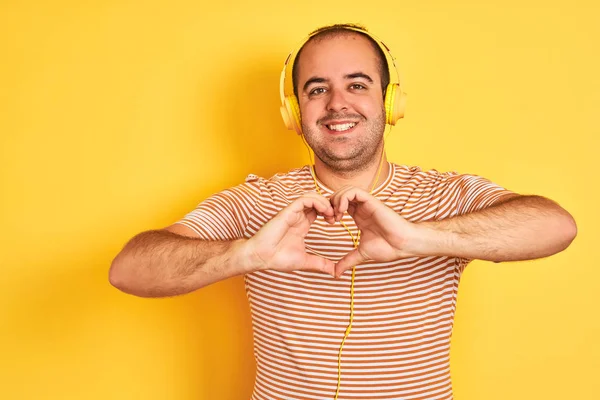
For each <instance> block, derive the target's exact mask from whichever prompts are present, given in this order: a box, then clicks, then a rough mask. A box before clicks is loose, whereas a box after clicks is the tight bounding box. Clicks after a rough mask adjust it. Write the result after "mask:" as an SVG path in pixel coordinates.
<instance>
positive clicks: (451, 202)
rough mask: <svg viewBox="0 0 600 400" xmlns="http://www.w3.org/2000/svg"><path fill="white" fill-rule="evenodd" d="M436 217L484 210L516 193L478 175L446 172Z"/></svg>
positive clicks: (441, 217)
mask: <svg viewBox="0 0 600 400" xmlns="http://www.w3.org/2000/svg"><path fill="white" fill-rule="evenodd" d="M440 183H441V184H440V186H439V188H438V190H439V192H438V194H439V206H438V209H437V213H436V216H435V219H444V218H448V217H452V216H456V215H464V214H468V213H472V212H475V211H479V210H483V209H484V208H487V207H490V206H492V205H494V204H495V203H497V202H499V201H501V200H502V199H503V198H506V196H510V195H514V194H515V193H514V192H512V191H510V190H508V189H506V188H504V187H502V186H500V185H498V184H496V183H494V182H491V181H490V180H488V179H486V178H483V177H481V176H478V175H470V174H456V173H449V174H446V175H445V176H444V177H443V178H442V179H441V182H440Z"/></svg>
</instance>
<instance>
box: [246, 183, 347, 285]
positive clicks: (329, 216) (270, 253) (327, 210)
mask: <svg viewBox="0 0 600 400" xmlns="http://www.w3.org/2000/svg"><path fill="white" fill-rule="evenodd" d="M317 215H321V216H323V217H324V218H325V221H327V222H329V223H331V224H334V223H335V219H334V216H333V207H332V206H331V203H330V202H329V200H327V199H326V198H325V197H323V196H321V195H318V194H316V193H307V194H305V195H303V196H302V197H299V198H298V199H296V200H294V201H293V202H292V203H291V204H290V205H288V206H287V207H285V208H284V209H283V210H281V211H280V212H279V213H278V214H277V215H276V216H275V217H273V219H271V220H270V221H269V222H268V223H266V224H265V225H264V226H263V227H262V228H261V229H260V230H259V231H258V232H257V233H256V234H255V235H254V236H253V237H252V238H251V239H249V240H248V241H247V242H246V246H247V251H248V252H249V254H250V257H249V258H250V260H251V264H252V266H251V268H250V269H251V270H261V269H267V268H268V269H274V270H278V271H294V270H316V271H322V272H325V273H327V274H330V275H332V276H333V275H334V270H335V264H334V262H333V261H331V260H328V259H326V258H322V257H319V256H315V255H312V254H308V253H306V245H305V243H304V238H305V237H306V234H307V233H308V230H309V229H310V226H311V224H312V223H313V222H314V221H315V219H317Z"/></svg>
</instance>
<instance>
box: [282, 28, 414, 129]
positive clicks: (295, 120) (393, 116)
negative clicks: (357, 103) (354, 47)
mask: <svg viewBox="0 0 600 400" xmlns="http://www.w3.org/2000/svg"><path fill="white" fill-rule="evenodd" d="M340 28H342V29H345V30H349V31H356V32H360V33H363V34H365V35H367V36H368V37H370V38H371V39H373V40H374V41H375V43H377V44H378V45H379V47H380V48H381V50H382V51H383V54H384V55H385V60H386V62H387V66H388V72H389V75H390V83H389V84H388V86H387V88H386V91H385V100H384V106H385V123H386V124H388V125H396V122H397V121H398V120H399V119H400V118H403V117H404V109H405V108H406V93H404V92H403V91H402V89H401V87H400V77H399V75H398V69H397V68H396V61H395V59H394V57H393V56H392V53H391V52H390V49H389V48H388V47H387V46H386V45H385V43H383V42H382V41H381V40H379V39H378V38H376V37H375V36H373V35H372V34H370V33H369V32H367V31H366V30H364V29H361V28H358V27H354V26H352V25H342V26H340ZM320 32H322V31H317V32H314V33H313V34H311V35H309V36H308V37H307V38H306V39H304V40H303V41H302V42H301V43H300V44H299V46H298V47H297V49H296V50H294V51H292V52H291V53H290V54H289V55H288V56H287V59H286V60H285V63H284V64H283V70H282V71H281V79H280V81H279V95H280V97H281V116H282V117H283V122H284V123H285V126H286V128H287V129H289V130H295V131H296V132H297V133H298V134H299V135H302V124H301V117H300V106H299V105H298V99H297V98H296V96H295V95H294V88H293V79H292V76H291V74H292V73H293V71H292V69H293V66H294V60H295V59H296V56H297V55H298V51H300V49H301V48H302V46H303V45H304V44H305V43H306V42H307V41H308V40H310V38H311V37H313V36H314V35H317V34H319V33H320ZM289 64H291V65H292V68H287V66H288V65H289ZM392 70H394V71H396V73H395V74H393V73H392Z"/></svg>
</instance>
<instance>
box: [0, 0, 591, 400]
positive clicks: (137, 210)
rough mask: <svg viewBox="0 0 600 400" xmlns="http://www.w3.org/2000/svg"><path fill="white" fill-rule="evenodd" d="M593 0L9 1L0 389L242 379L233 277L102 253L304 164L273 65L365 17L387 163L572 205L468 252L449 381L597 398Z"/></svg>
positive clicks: (241, 303) (193, 386)
mask: <svg viewBox="0 0 600 400" xmlns="http://www.w3.org/2000/svg"><path fill="white" fill-rule="evenodd" d="M450 4H451V5H450ZM598 15H600V6H598V3H597V2H592V1H587V2H586V1H584V0H575V1H569V2H565V1H558V0H550V1H527V0H519V1H515V0H508V1H504V0H503V1H501V0H493V1H476V0H470V1H453V2H448V1H443V0H436V1H433V0H431V1H427V0H425V1H423V0H421V1H404V2H401V1H395V2H393V1H380V2H378V1H367V2H362V1H356V0H350V1H347V2H324V1H313V0H303V1H293V2H292V1H285V2H284V1H273V0H259V1H254V2H243V1H241V0H237V1H219V2H211V3H210V4H207V3H205V2H202V1H175V0H170V1H150V2H148V1H141V0H138V1H116V0H104V1H97V0H96V1H85V2H83V1H66V0H57V1H52V2H51V1H46V2H42V1H19V2H17V1H6V0H5V1H2V3H1V4H0V50H1V53H0V134H1V142H0V146H1V147H0V162H1V169H0V183H1V192H0V221H1V235H2V237H1V241H0V246H1V249H0V250H1V254H0V263H1V269H0V271H1V274H2V275H1V278H0V293H1V294H0V295H1V299H0V300H1V307H0V346H1V347H0V359H1V361H0V398H2V399H7V400H12V399H36V400H37V399H78V400H80V399H119V400H121V399H123V400H125V399H144V400H151V399H177V400H184V399H190V400H191V399H210V400H213V399H236V400H237V399H240V400H242V399H248V398H249V394H250V391H251V388H252V383H253V378H254V361H253V358H252V348H251V345H252V342H251V331H250V320H249V315H248V306H247V304H246V299H245V294H244V291H243V283H242V280H241V278H238V279H232V280H229V281H224V282H221V283H218V284H214V285H212V286H209V287H207V288H205V289H203V290H201V291H199V292H196V293H193V294H190V295H187V296H182V297H177V298H170V299H139V298H135V297H132V296H128V295H125V294H123V293H121V292H118V291H117V290H116V289H114V288H112V287H111V286H110V285H109V284H108V280H107V271H108V268H109V265H110V262H111V260H112V258H113V257H114V256H115V255H116V254H117V252H118V251H119V250H120V249H121V247H122V246H123V245H124V243H125V242H126V241H127V240H128V239H129V238H130V237H132V236H133V235H135V234H136V233H138V232H140V231H143V230H147V229H152V228H158V227H163V226H166V225H168V224H170V223H172V222H173V221H175V220H177V219H178V218H180V217H181V216H183V215H184V214H185V213H187V212H188V211H190V210H191V209H193V208H194V207H195V206H196V204H197V203H198V202H200V201H201V200H202V199H204V198H206V197H207V196H209V195H210V194H212V193H214V192H216V191H219V190H221V189H223V188H226V187H228V186H231V185H234V184H237V183H239V182H241V181H242V180H243V179H244V177H245V176H246V175H247V174H248V173H255V174H259V175H263V176H270V175H271V174H273V173H275V172H276V171H285V170H287V169H289V168H292V167H295V166H299V165H301V164H303V163H305V162H307V156H306V152H305V150H304V148H303V147H302V144H301V142H300V140H299V139H298V138H297V137H296V136H295V135H294V134H293V133H291V132H288V131H285V129H284V128H283V124H282V122H281V120H280V116H279V111H278V107H279V98H278V79H279V72H280V68H281V66H282V63H283V60H284V59H285V57H286V55H287V53H288V52H289V51H290V50H291V49H292V48H293V47H294V45H295V44H296V43H297V42H298V41H300V40H301V39H302V38H303V37H304V36H305V34H307V33H308V32H309V31H310V30H312V29H314V28H316V27H319V26H322V25H325V24H330V23H335V22H357V23H362V24H365V25H366V26H367V27H368V28H370V30H371V31H372V32H373V33H375V34H376V35H378V36H380V37H382V38H383V39H384V40H385V41H386V43H387V44H388V45H389V46H390V47H391V49H392V51H393V53H394V54H395V56H396V57H397V59H398V62H399V63H400V65H401V76H402V77H403V79H404V83H405V90H406V91H407V92H408V93H409V103H408V108H407V116H406V119H405V120H402V121H401V122H400V123H399V125H398V127H397V128H395V129H394V131H393V132H392V134H391V135H390V139H389V141H388V154H389V156H390V158H391V159H392V160H393V161H395V162H398V163H401V164H410V165H415V164H417V165H420V166H422V167H423V168H436V169H438V170H457V171H459V172H469V173H476V174H479V175H482V176H485V177H487V178H489V179H491V180H493V181H495V182H497V183H499V184H501V185H503V186H505V187H508V188H510V189H512V190H515V191H518V192H521V193H524V194H540V195H543V196H547V197H550V198H552V199H554V200H556V201H557V202H559V203H560V204H561V205H563V206H564V207H565V208H566V209H567V210H569V211H570V212H571V213H572V214H573V215H574V216H575V218H576V220H577V222H578V227H579V235H578V237H577V239H576V240H575V242H574V243H573V244H572V246H571V247H570V248H569V249H568V250H567V251H565V252H563V253H560V254H558V255H556V256H553V257H551V258H548V259H542V260H536V261H530V262H519V263H507V264H500V265H495V264H491V263H485V262H479V261H476V262H474V263H472V264H471V265H470V266H469V267H468V268H467V271H466V273H465V275H464V278H463V281H462V283H461V289H460V294H459V304H458V311H457V316H456V326H455V331H454V336H453V338H452V353H451V355H452V376H453V382H454V389H455V398H456V399H457V400H481V399H486V400H505V399H511V400H525V399H527V400H530V399H556V400H558V399H561V400H562V399H586V400H587V399H598V398H600V383H599V382H600V380H599V379H598V377H599V376H600V361H599V360H600V350H599V346H598V338H599V336H600V322H599V312H598V306H599V305H600V304H599V303H600V301H599V300H600V295H599V292H600V284H599V282H600V272H599V268H598V262H597V261H596V260H595V258H596V257H597V253H596V251H597V250H598V243H597V241H598V239H600V235H599V231H598V224H599V223H600V219H599V217H598V212H597V207H598V201H599V198H598V188H597V186H598V178H597V177H598V174H597V167H596V164H595V161H596V160H595V159H594V157H597V155H598V153H599V147H600V146H599V144H600V143H599V139H598V137H599V135H598V134H599V124H598V109H599V108H600V78H599V75H598V71H600V61H599V58H598V43H599V41H600V27H599V24H598Z"/></svg>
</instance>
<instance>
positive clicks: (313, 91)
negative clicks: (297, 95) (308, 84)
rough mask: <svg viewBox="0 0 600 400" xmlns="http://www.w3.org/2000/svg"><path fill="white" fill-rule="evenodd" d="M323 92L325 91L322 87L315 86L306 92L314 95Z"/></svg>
mask: <svg viewBox="0 0 600 400" xmlns="http://www.w3.org/2000/svg"><path fill="white" fill-rule="evenodd" d="M323 93H325V88H324V87H316V88H314V89H312V90H311V91H310V92H308V95H309V96H315V95H319V94H323Z"/></svg>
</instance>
